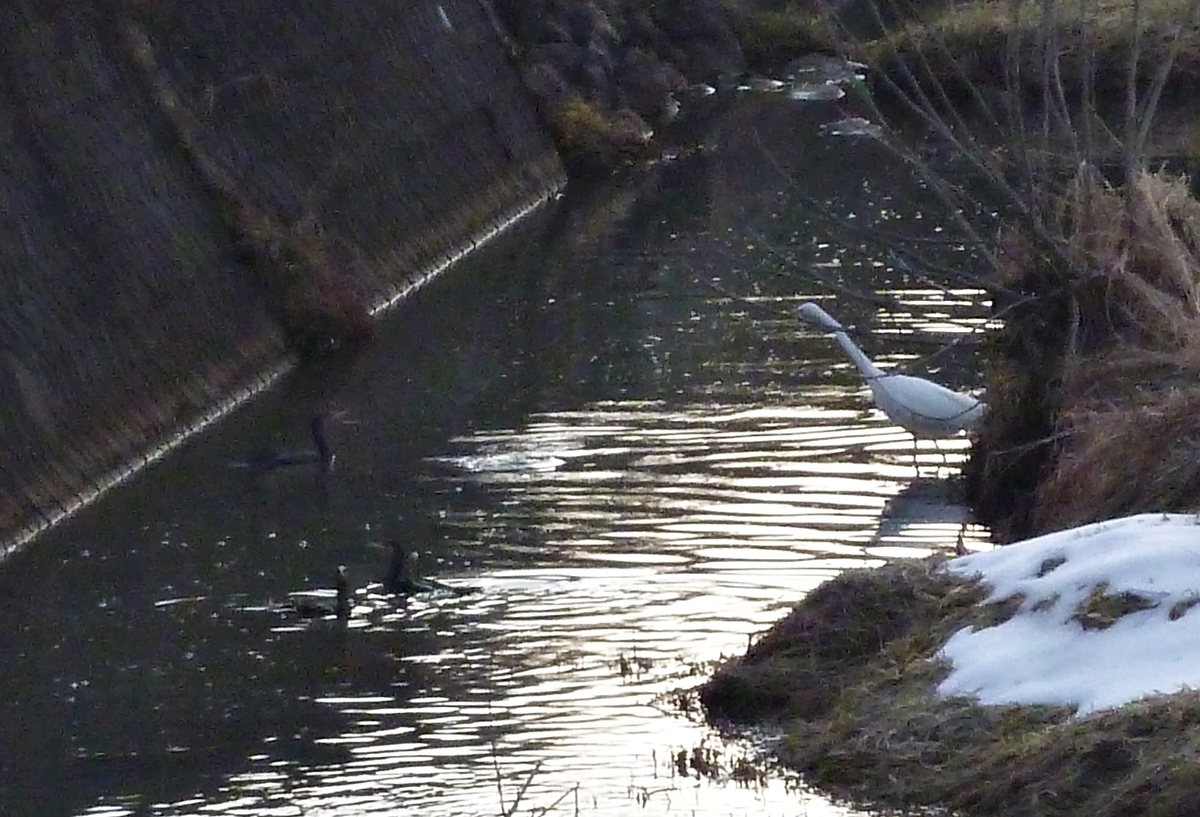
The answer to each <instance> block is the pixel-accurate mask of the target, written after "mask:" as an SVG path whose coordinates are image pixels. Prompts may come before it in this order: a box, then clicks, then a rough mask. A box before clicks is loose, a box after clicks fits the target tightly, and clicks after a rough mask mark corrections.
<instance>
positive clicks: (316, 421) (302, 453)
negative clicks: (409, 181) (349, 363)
mask: <svg viewBox="0 0 1200 817" xmlns="http://www.w3.org/2000/svg"><path fill="white" fill-rule="evenodd" d="M344 413H345V412H340V411H339V412H329V411H322V412H320V413H319V414H316V415H314V416H313V418H312V420H311V421H309V424H308V430H309V434H310V436H311V437H312V448H300V449H294V450H291V451H279V450H278V449H275V448H264V449H262V450H260V451H257V452H255V453H254V454H253V455H251V456H250V458H249V459H247V460H245V461H244V462H235V463H233V466H234V467H235V468H249V469H250V470H251V471H253V472H255V473H256V474H262V473H266V472H267V471H274V470H275V469H276V468H287V467H289V466H293V465H308V464H310V463H316V464H317V467H318V468H319V469H320V471H321V473H323V474H326V473H328V472H329V471H331V470H333V460H334V454H333V451H332V450H331V449H330V448H329V440H328V439H327V438H326V436H325V431H326V429H327V428H328V427H329V421H330V420H333V419H338V418H340V417H341V416H342V415H343V414H344Z"/></svg>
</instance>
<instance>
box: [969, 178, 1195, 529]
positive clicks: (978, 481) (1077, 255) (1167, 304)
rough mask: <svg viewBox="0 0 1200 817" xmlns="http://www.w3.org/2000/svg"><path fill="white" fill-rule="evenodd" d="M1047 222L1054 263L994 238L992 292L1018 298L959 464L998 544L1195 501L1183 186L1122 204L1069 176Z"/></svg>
mask: <svg viewBox="0 0 1200 817" xmlns="http://www.w3.org/2000/svg"><path fill="white" fill-rule="evenodd" d="M1085 188H1089V189H1090V193H1086V194H1085V193H1084V192H1083V191H1084V189H1085ZM1054 218H1055V221H1056V223H1055V224H1053V225H1052V227H1053V229H1054V231H1055V232H1056V233H1057V234H1060V235H1065V236H1069V239H1067V243H1066V246H1065V249H1064V252H1063V257H1065V258H1066V259H1067V264H1066V265H1065V266H1063V265H1061V264H1057V263H1053V262H1050V261H1047V260H1046V259H1045V257H1044V256H1042V255H1040V254H1038V253H1036V252H1034V251H1033V250H1032V249H1031V248H1030V246H1029V242H1028V241H1027V240H1026V239H1024V238H1019V237H1016V236H1015V235H1009V236H1008V237H1007V240H1006V246H1007V251H1006V253H1005V255H1004V259H1005V264H1004V269H1003V272H1004V276H1005V283H1006V285H1007V286H1009V287H1010V288H1011V289H1013V290H1017V291H1020V292H1023V293H1026V294H1027V295H1028V296H1030V297H1028V299H1027V300H1025V301H1023V302H1018V303H1015V304H1013V305H1012V306H1011V309H1010V310H1009V312H1008V314H1007V315H1006V318H1007V319H1008V323H1007V325H1006V327H1005V328H1004V330H1002V331H1001V332H1000V333H999V335H998V337H997V338H996V339H995V340H994V341H993V352H994V353H995V356H996V360H997V363H996V366H995V367H994V370H993V372H992V378H991V380H992V382H991V383H990V388H989V405H990V406H992V407H995V409H996V411H995V412H994V414H993V416H991V417H989V418H988V420H987V421H986V422H985V425H984V428H983V430H982V432H981V435H980V441H979V442H980V445H979V448H978V451H977V455H976V457H975V458H974V461H973V462H972V464H971V468H970V472H971V474H970V476H971V479H972V484H973V490H974V493H975V494H976V496H977V497H978V499H979V500H980V510H981V512H982V514H983V515H984V516H985V517H987V518H989V520H992V521H994V522H995V526H996V532H997V534H998V536H999V538H1000V539H1001V540H1003V541H1010V540H1012V539H1014V538H1018V537H1021V536H1027V535H1032V534H1036V533H1043V532H1047V531H1050V530H1058V529H1062V528H1066V527H1071V526H1074V525H1080V524H1085V523H1088V522H1093V521H1097V520H1100V519H1108V518H1112V517H1115V516H1121V515H1125V514H1130V513H1137V512H1141V511H1148V510H1154V511H1192V510H1196V509H1198V508H1200V425H1198V424H1197V423H1196V422H1195V417H1197V416H1198V414H1200V202H1197V201H1196V200H1195V199H1193V198H1192V197H1191V195H1190V194H1189V192H1188V189H1187V184H1186V180H1184V179H1181V178H1175V177H1170V176H1165V175H1156V174H1141V175H1138V176H1136V177H1135V179H1134V181H1133V183H1132V184H1130V185H1129V186H1128V189H1127V191H1126V192H1125V194H1124V195H1122V194H1120V193H1118V192H1117V191H1114V190H1111V189H1108V188H1106V187H1104V186H1103V184H1102V182H1100V181H1099V180H1097V179H1095V178H1094V177H1092V178H1086V177H1083V176H1081V177H1080V178H1078V179H1077V180H1076V182H1075V184H1074V185H1073V186H1072V187H1071V188H1070V191H1069V193H1068V195H1067V196H1066V197H1065V198H1064V200H1063V202H1062V204H1061V205H1060V206H1059V207H1058V209H1057V211H1056V213H1055V214H1054ZM989 482H990V483H992V484H991V485H988V483H989ZM1011 489H1016V493H1015V495H1017V496H1019V497H1020V498H1021V502H1022V503H1023V505H1024V507H1021V508H1013V507H1011V506H1012V504H1013V496H1014V494H1011V493H1008V492H1009V491H1010V490H1011Z"/></svg>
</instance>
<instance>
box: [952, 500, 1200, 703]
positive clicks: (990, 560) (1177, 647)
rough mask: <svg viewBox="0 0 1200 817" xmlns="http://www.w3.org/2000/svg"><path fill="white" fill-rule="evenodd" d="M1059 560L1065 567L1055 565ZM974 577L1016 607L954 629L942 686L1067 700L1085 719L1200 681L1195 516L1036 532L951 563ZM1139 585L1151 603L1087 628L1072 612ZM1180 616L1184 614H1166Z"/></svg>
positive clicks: (987, 699)
mask: <svg viewBox="0 0 1200 817" xmlns="http://www.w3.org/2000/svg"><path fill="white" fill-rule="evenodd" d="M1059 562H1061V564H1058V563H1059ZM946 566H947V569H949V570H950V571H951V572H953V573H956V574H959V575H962V576H972V575H978V576H980V577H981V578H982V579H983V581H984V583H985V585H986V586H987V587H988V588H989V589H990V596H989V597H988V601H999V600H1002V599H1007V598H1010V597H1012V596H1014V595H1016V594H1021V595H1023V597H1024V598H1023V601H1022V602H1021V605H1020V608H1019V610H1018V612H1017V613H1016V615H1014V616H1013V617H1012V618H1011V619H1009V620H1008V621H1006V622H1004V623H1003V624H999V625H997V626H994V627H988V628H986V629H982V630H978V631H974V632H973V631H972V630H971V629H970V628H965V629H963V630H960V631H958V632H957V633H955V634H954V635H953V636H952V637H951V638H950V640H949V641H947V642H946V644H945V646H944V647H943V648H942V650H941V652H940V653H939V655H940V657H942V658H945V659H947V660H948V661H950V662H951V664H952V665H953V669H952V670H951V672H950V674H949V675H948V676H947V677H946V679H945V680H944V681H942V683H941V684H940V685H939V686H938V691H939V692H940V693H942V694H944V695H965V696H970V697H974V698H977V699H978V700H979V701H980V702H981V703H984V704H1004V703H1020V704H1037V703H1046V704H1067V705H1075V706H1077V714H1079V715H1084V714H1087V713H1089V712H1093V711H1096V710H1099V709H1108V708H1111V707H1116V706H1120V705H1122V704H1124V703H1128V702H1129V701H1134V700H1137V699H1139V698H1144V697H1146V696H1149V695H1153V694H1156V693H1160V692H1176V691H1179V690H1181V689H1184V688H1200V605H1198V606H1195V607H1187V605H1188V604H1189V603H1190V602H1196V601H1200V517H1197V516H1195V515H1191V514H1142V515H1139V516H1131V517H1128V518H1125V519H1117V520H1113V521H1109V522H1099V523H1096V524H1093V525H1085V526H1083V527H1080V528H1073V529H1071V530H1065V531H1060V532H1057V533H1052V534H1048V535H1046V536H1039V537H1037V538H1035V539H1029V540H1027V541H1025V542H1020V543H1017V544H1013V545H1008V546H1006V547H1001V548H997V549H995V550H991V551H988V552H986V553H976V554H972V555H970V556H963V557H960V558H957V559H952V560H951V561H949V562H947V565H946ZM1105 582H1107V584H1108V587H1107V588H1106V590H1105V592H1106V593H1109V594H1120V593H1123V592H1131V593H1135V594H1137V595H1138V596H1141V597H1142V598H1144V599H1147V600H1148V601H1150V602H1153V603H1154V604H1155V606H1154V607H1152V608H1150V609H1147V610H1139V611H1137V612H1131V613H1128V614H1126V615H1123V616H1120V617H1119V618H1118V619H1117V620H1116V621H1115V622H1114V623H1113V624H1112V626H1110V627H1108V628H1106V629H1093V630H1085V629H1083V627H1082V625H1081V624H1080V623H1079V621H1078V620H1076V619H1074V618H1073V615H1074V614H1075V612H1076V610H1077V609H1078V608H1079V607H1080V605H1081V604H1082V603H1083V602H1084V601H1085V600H1086V599H1087V598H1088V596H1089V594H1090V593H1091V592H1092V591H1093V589H1095V588H1096V587H1097V586H1099V585H1100V584H1102V583H1105ZM1177 604H1178V605H1180V607H1179V608H1177V610H1176V612H1177V613H1178V612H1179V611H1180V610H1181V609H1184V608H1186V612H1184V613H1183V615H1181V616H1178V618H1177V619H1176V620H1174V621H1173V620H1171V617H1170V613H1171V610H1172V608H1173V607H1175V605H1177Z"/></svg>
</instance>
